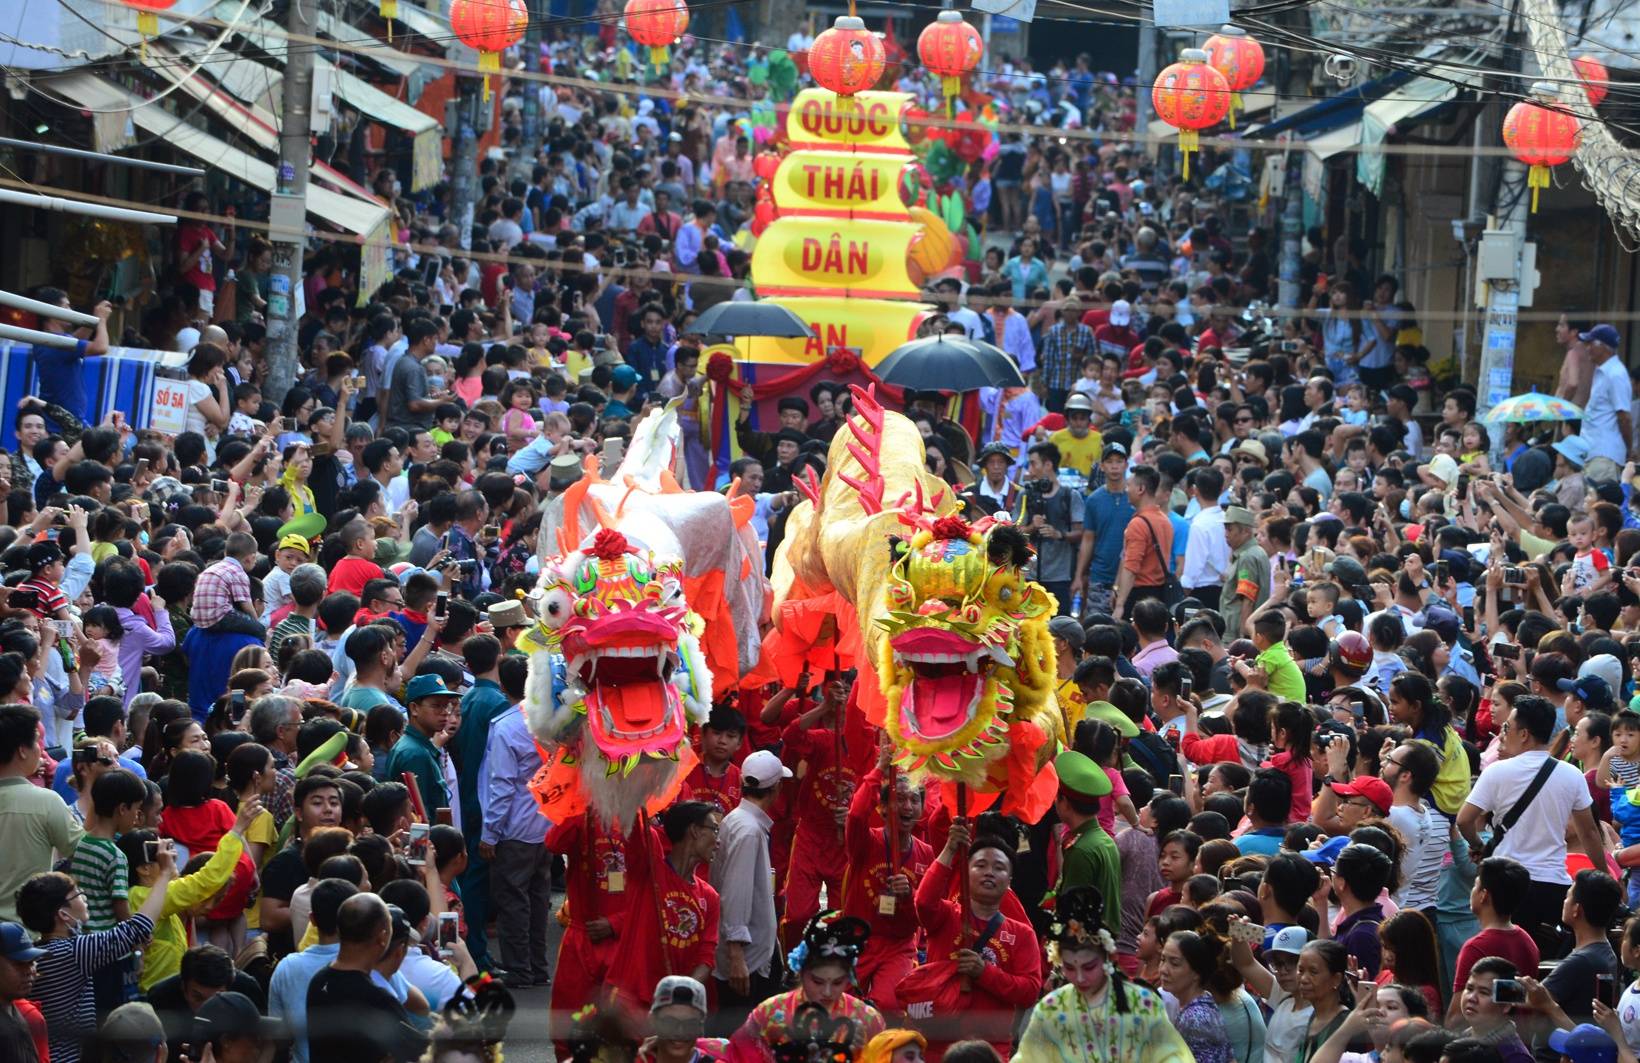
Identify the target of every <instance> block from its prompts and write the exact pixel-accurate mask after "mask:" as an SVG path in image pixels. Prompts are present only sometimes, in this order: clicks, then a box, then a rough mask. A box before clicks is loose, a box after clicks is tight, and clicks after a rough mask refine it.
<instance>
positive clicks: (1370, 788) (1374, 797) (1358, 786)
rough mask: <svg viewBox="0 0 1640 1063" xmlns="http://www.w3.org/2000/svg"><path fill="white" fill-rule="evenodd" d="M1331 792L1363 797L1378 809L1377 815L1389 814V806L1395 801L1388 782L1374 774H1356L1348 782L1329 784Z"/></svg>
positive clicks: (1345, 795)
mask: <svg viewBox="0 0 1640 1063" xmlns="http://www.w3.org/2000/svg"><path fill="white" fill-rule="evenodd" d="M1329 785H1330V786H1331V787H1332V791H1333V793H1335V794H1337V795H1338V796H1340V797H1364V798H1366V799H1367V800H1368V801H1371V802H1372V803H1373V806H1374V807H1376V808H1377V809H1378V813H1379V815H1384V816H1387V815H1389V807H1390V806H1391V805H1393V804H1394V803H1395V793H1394V791H1392V790H1391V789H1390V788H1389V783H1387V782H1385V781H1384V780H1382V779H1380V778H1379V777H1378V776H1376V775H1357V776H1356V777H1355V778H1354V779H1353V780H1352V781H1350V782H1335V783H1330V784H1329Z"/></svg>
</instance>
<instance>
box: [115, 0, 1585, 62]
mask: <svg viewBox="0 0 1640 1063" xmlns="http://www.w3.org/2000/svg"><path fill="white" fill-rule="evenodd" d="M176 2H177V0H125V6H126V7H134V8H136V9H137V32H138V33H140V34H142V50H143V53H144V54H145V55H146V54H147V51H148V38H150V37H158V36H159V15H158V14H157V12H160V11H169V10H170V9H171V8H173V7H175V6H176ZM1602 69H1604V68H1602Z"/></svg>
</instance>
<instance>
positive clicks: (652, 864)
mask: <svg viewBox="0 0 1640 1063" xmlns="http://www.w3.org/2000/svg"><path fill="white" fill-rule="evenodd" d="M660 820H661V825H660V826H659V827H652V826H651V827H643V826H640V827H636V828H634V830H633V832H632V834H631V835H630V836H629V837H628V838H627V844H626V854H627V862H626V868H627V891H626V892H627V907H626V920H625V922H624V924H623V928H624V930H625V933H624V934H622V935H621V938H620V940H619V941H618V942H617V943H616V947H615V961H614V963H613V965H612V966H611V969H610V972H609V980H610V983H611V984H612V985H613V986H614V987H615V992H616V995H617V997H618V999H619V1000H620V1001H621V1002H622V1003H623V1004H627V1005H630V1006H631V1007H633V1008H634V1009H635V1010H637V1011H648V1010H649V1005H650V1002H651V1000H652V998H653V996H654V992H655V986H656V984H657V983H658V982H659V981H660V980H661V979H662V978H665V977H666V976H667V975H672V974H686V975H688V976H690V977H691V978H694V979H696V980H697V981H700V982H702V983H705V982H706V981H707V977H708V975H710V974H711V971H712V962H713V957H714V956H715V954H716V952H717V941H718V893H717V890H715V889H713V888H712V886H711V883H709V882H707V881H706V877H705V874H704V871H702V873H700V874H697V873H696V871H697V869H702V868H704V866H705V865H708V864H710V863H711V862H712V854H713V853H714V852H716V851H717V835H718V825H719V824H720V823H721V822H722V821H723V816H722V815H721V814H719V812H718V811H717V809H716V808H714V807H713V806H712V805H711V804H709V803H707V802H705V801H682V802H679V803H678V804H675V805H673V806H672V807H671V808H668V809H667V810H666V811H665V812H663V813H661V817H660ZM663 835H664V840H663ZM668 846H670V848H668Z"/></svg>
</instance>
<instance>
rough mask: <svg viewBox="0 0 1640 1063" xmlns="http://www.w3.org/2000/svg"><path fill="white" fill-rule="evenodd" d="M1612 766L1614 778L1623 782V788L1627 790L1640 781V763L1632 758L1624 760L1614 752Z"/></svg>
mask: <svg viewBox="0 0 1640 1063" xmlns="http://www.w3.org/2000/svg"><path fill="white" fill-rule="evenodd" d="M1611 768H1612V778H1614V779H1616V780H1617V781H1618V782H1619V783H1622V784H1623V789H1625V790H1627V789H1628V788H1629V787H1631V786H1633V785H1634V784H1635V783H1640V764H1636V763H1634V762H1633V761H1632V760H1624V759H1623V758H1622V757H1620V756H1618V755H1617V754H1615V753H1614V754H1612V764H1611Z"/></svg>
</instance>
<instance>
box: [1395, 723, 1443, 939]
mask: <svg viewBox="0 0 1640 1063" xmlns="http://www.w3.org/2000/svg"><path fill="white" fill-rule="evenodd" d="M1381 760H1382V764H1381V765H1380V767H1379V771H1378V775H1379V777H1380V778H1382V779H1383V780H1384V782H1386V783H1388V784H1389V786H1390V788H1391V790H1392V791H1393V792H1394V795H1395V803H1394V804H1393V805H1391V806H1390V810H1389V821H1390V822H1391V823H1392V824H1394V825H1395V829H1396V830H1398V831H1400V832H1401V836H1402V837H1403V838H1405V839H1406V842H1407V848H1406V852H1405V853H1404V854H1402V856H1401V892H1400V894H1399V895H1398V896H1397V897H1396V898H1395V902H1396V903H1397V904H1398V905H1400V906H1401V907H1402V908H1416V909H1418V910H1420V911H1433V910H1434V908H1435V887H1436V885H1437V884H1438V883H1439V881H1440V877H1441V864H1442V862H1443V861H1444V860H1445V859H1446V854H1447V849H1448V846H1449V843H1450V841H1451V837H1452V825H1451V824H1450V823H1449V822H1448V821H1447V819H1446V817H1445V816H1442V815H1441V814H1440V813H1438V812H1436V811H1435V809H1434V808H1433V807H1432V806H1431V805H1430V803H1429V791H1430V788H1431V787H1433V786H1434V785H1435V776H1436V774H1437V773H1438V772H1439V771H1440V770H1441V761H1440V758H1439V757H1438V756H1436V754H1435V750H1434V749H1433V748H1431V747H1430V745H1429V743H1427V742H1403V743H1401V744H1400V745H1399V746H1396V747H1395V748H1394V749H1391V750H1389V751H1388V752H1386V753H1385V754H1384V755H1383V757H1382V758H1381Z"/></svg>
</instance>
